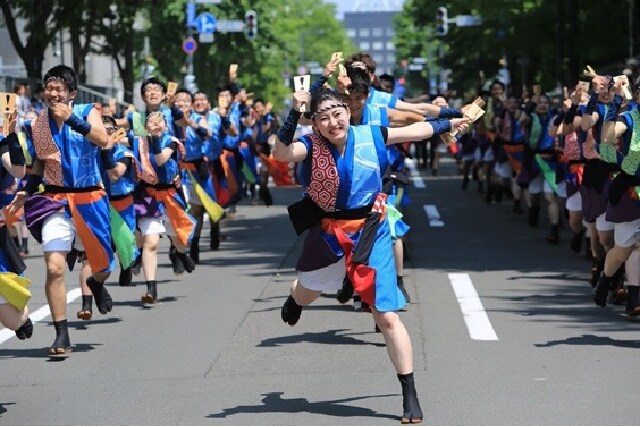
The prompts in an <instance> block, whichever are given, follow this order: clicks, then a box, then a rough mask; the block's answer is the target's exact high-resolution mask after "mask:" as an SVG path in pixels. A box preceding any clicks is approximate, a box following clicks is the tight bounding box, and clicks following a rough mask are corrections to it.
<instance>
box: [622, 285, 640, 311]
mask: <svg viewBox="0 0 640 427" xmlns="http://www.w3.org/2000/svg"><path fill="white" fill-rule="evenodd" d="M625 312H626V313H627V314H628V315H629V316H632V317H637V316H640V286H629V298H628V299H627V308H626V310H625Z"/></svg>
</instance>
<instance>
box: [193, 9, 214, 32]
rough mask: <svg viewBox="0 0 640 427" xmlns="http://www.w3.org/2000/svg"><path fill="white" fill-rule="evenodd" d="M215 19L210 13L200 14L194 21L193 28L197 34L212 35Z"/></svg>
mask: <svg viewBox="0 0 640 427" xmlns="http://www.w3.org/2000/svg"><path fill="white" fill-rule="evenodd" d="M216 22H217V20H216V17H215V16H213V15H212V14H210V13H207V12H205V13H201V14H200V15H198V17H197V18H196V20H195V27H196V30H197V31H198V32H199V33H204V34H208V33H213V32H214V31H215V30H216Z"/></svg>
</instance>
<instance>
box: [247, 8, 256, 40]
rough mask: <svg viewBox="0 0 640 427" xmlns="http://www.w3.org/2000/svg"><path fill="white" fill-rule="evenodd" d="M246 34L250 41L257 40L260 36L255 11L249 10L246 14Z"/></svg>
mask: <svg viewBox="0 0 640 427" xmlns="http://www.w3.org/2000/svg"><path fill="white" fill-rule="evenodd" d="M244 33H245V35H246V36H247V39H249V40H255V39H256V36H257V35H258V14H257V13H256V11H255V10H247V12H246V13H245V14H244Z"/></svg>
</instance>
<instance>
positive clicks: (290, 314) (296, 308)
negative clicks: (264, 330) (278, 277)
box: [280, 295, 302, 326]
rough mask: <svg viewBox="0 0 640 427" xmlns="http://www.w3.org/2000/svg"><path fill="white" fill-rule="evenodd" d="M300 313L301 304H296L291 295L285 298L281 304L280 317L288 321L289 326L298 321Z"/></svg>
mask: <svg viewBox="0 0 640 427" xmlns="http://www.w3.org/2000/svg"><path fill="white" fill-rule="evenodd" d="M301 314H302V306H301V305H298V303H297V302H296V300H294V299H293V296H291V295H289V297H288V298H287V300H286V301H285V302H284V304H283V305H282V309H281V310H280V317H282V320H283V321H284V322H285V323H288V324H289V326H293V325H295V324H296V323H298V320H300V315H301Z"/></svg>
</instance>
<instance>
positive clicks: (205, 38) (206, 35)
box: [198, 33, 213, 43]
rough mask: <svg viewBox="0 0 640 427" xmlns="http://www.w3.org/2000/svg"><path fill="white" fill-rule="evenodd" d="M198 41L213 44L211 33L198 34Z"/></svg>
mask: <svg viewBox="0 0 640 427" xmlns="http://www.w3.org/2000/svg"><path fill="white" fill-rule="evenodd" d="M198 41H199V42H200V43H213V33H200V36H199V37H198Z"/></svg>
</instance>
